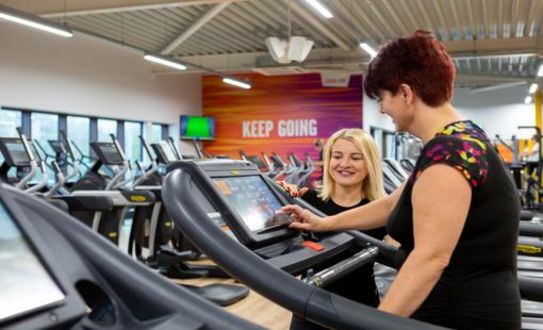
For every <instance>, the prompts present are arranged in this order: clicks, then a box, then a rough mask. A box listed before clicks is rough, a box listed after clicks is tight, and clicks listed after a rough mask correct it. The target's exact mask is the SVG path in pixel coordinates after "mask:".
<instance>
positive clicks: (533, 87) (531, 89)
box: [530, 83, 537, 94]
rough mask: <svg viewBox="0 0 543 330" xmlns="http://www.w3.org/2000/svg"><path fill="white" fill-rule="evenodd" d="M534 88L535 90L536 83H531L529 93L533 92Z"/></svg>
mask: <svg viewBox="0 0 543 330" xmlns="http://www.w3.org/2000/svg"><path fill="white" fill-rule="evenodd" d="M536 90H537V84H536V83H533V84H531V85H530V94H533V93H535V91H536Z"/></svg>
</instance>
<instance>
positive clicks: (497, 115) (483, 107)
mask: <svg viewBox="0 0 543 330" xmlns="http://www.w3.org/2000/svg"><path fill="white" fill-rule="evenodd" d="M527 91H528V86H526V85H524V86H517V87H511V88H504V89H499V90H494V91H489V92H483V93H475V94H474V93H472V92H470V91H469V90H466V89H457V90H456V92H455V96H454V99H453V102H452V103H453V106H454V107H455V108H456V109H457V110H458V112H460V113H461V114H462V115H464V116H465V117H467V118H469V119H472V120H473V121H475V122H476V123H478V124H479V125H481V126H483V128H484V129H485V131H486V133H487V135H488V137H490V138H493V137H494V136H495V135H496V134H499V135H500V136H501V137H502V138H504V139H508V138H510V137H511V136H512V135H513V134H516V135H517V136H519V132H518V129H517V127H518V126H533V125H535V110H534V109H535V108H534V105H533V104H524V98H525V97H526V95H527ZM533 133H534V132H533V131H529V130H524V131H522V132H520V137H530V136H531V135H532V134H533Z"/></svg>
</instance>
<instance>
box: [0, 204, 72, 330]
mask: <svg viewBox="0 0 543 330" xmlns="http://www.w3.org/2000/svg"><path fill="white" fill-rule="evenodd" d="M0 251H1V253H0V283H2V285H1V286H0V297H2V299H0V322H2V321H4V320H7V319H11V318H14V317H17V316H19V315H22V314H26V313H28V312H31V311H35V310H37V309H41V308H43V307H45V306H49V305H52V304H55V303H58V302H60V301H62V300H64V298H65V294H64V293H63V292H62V290H61V289H60V288H59V286H58V285H57V284H56V282H55V281H54V280H53V278H52V276H51V275H50V274H49V272H48V270H47V269H46V267H45V266H44V264H43V263H42V261H41V260H40V258H39V257H38V255H37V254H36V253H35V251H34V250H33V248H32V247H31V245H30V244H29V242H28V241H27V238H26V236H25V235H24V234H23V232H22V231H21V230H20V228H19V227H18V225H17V224H16V222H15V221H14V219H13V217H12V216H11V215H10V214H9V213H8V211H7V210H6V208H5V207H4V205H3V204H2V203H1V202H0Z"/></svg>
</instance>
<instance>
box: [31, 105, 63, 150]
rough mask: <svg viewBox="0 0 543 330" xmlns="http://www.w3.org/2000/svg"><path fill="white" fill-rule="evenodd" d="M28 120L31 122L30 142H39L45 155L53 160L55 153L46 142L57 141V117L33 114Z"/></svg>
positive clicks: (46, 114)
mask: <svg viewBox="0 0 543 330" xmlns="http://www.w3.org/2000/svg"><path fill="white" fill-rule="evenodd" d="M30 120H31V121H32V135H31V136H32V140H38V141H40V142H41V145H42V146H43V148H44V149H45V151H46V152H47V155H49V156H50V157H51V158H52V159H55V152H54V151H53V149H52V148H51V146H50V145H49V143H48V142H47V140H58V116H57V115H52V114H48V113H39V112H33V113H32V114H31V115H30Z"/></svg>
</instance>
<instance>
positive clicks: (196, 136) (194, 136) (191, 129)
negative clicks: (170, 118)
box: [180, 116, 215, 140]
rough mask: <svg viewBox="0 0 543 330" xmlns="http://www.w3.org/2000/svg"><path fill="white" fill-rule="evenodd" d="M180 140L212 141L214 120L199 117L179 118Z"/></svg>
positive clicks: (213, 137)
mask: <svg viewBox="0 0 543 330" xmlns="http://www.w3.org/2000/svg"><path fill="white" fill-rule="evenodd" d="M180 128H181V135H180V136H181V139H183V140H214V139H215V119H214V118H212V117H201V116H181V118H180Z"/></svg>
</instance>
